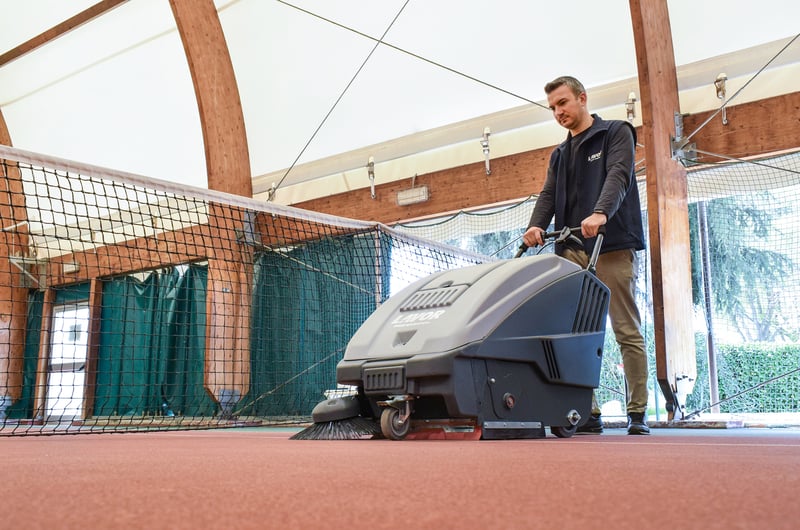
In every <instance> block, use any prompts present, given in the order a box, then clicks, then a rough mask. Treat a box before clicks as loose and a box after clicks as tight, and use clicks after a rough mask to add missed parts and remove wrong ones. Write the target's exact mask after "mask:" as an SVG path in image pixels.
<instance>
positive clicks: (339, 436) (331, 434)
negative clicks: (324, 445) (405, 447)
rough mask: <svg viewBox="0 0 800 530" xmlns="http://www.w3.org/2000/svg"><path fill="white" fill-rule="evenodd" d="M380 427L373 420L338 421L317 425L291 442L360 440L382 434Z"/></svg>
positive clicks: (353, 419)
mask: <svg viewBox="0 0 800 530" xmlns="http://www.w3.org/2000/svg"><path fill="white" fill-rule="evenodd" d="M380 432H381V427H380V425H379V424H378V423H377V422H376V421H375V420H372V419H368V418H364V417H362V416H356V417H353V418H346V419H343V420H336V421H324V422H320V423H315V424H313V425H311V426H309V427H306V428H305V429H303V430H302V431H300V432H298V433H297V434H295V435H294V436H292V437H291V438H289V439H290V440H358V439H360V438H363V437H365V436H375V435H378V434H380Z"/></svg>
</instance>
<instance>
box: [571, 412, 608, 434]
mask: <svg viewBox="0 0 800 530" xmlns="http://www.w3.org/2000/svg"><path fill="white" fill-rule="evenodd" d="M577 432H583V433H589V434H601V433H602V432H603V420H602V419H601V418H600V414H592V415H591V416H589V421H587V422H586V423H584V424H583V425H580V426H578V430H577Z"/></svg>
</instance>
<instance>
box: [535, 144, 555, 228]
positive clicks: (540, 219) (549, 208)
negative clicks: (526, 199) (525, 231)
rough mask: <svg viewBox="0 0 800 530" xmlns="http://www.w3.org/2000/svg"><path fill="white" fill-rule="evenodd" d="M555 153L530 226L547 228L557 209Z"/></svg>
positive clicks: (551, 157) (551, 158) (551, 156)
mask: <svg viewBox="0 0 800 530" xmlns="http://www.w3.org/2000/svg"><path fill="white" fill-rule="evenodd" d="M554 157H555V153H553V154H552V155H550V164H549V165H548V167H547V177H546V178H545V179H544V186H543V187H542V191H541V192H539V197H537V198H536V204H534V205H533V213H532V214H531V220H530V222H529V223H528V228H530V227H532V226H538V227H539V228H541V229H543V230H547V227H548V226H550V221H551V220H552V219H553V215H554V214H555V211H556V202H555V193H556V176H555V171H554V170H553V158H554Z"/></svg>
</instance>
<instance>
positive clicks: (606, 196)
mask: <svg viewBox="0 0 800 530" xmlns="http://www.w3.org/2000/svg"><path fill="white" fill-rule="evenodd" d="M635 153H636V145H635V140H634V132H633V130H632V129H631V127H629V126H628V124H627V123H623V122H619V123H618V124H616V126H612V127H611V128H610V129H609V131H608V141H607V143H606V157H605V162H606V180H605V182H604V183H603V188H602V189H601V190H600V196H599V197H598V198H597V202H596V203H595V206H594V209H593V211H594V212H600V213H604V214H605V215H606V217H607V218H608V219H611V218H612V217H613V216H614V214H615V213H617V210H618V209H619V207H620V205H621V204H622V200H623V199H624V198H625V195H626V194H627V192H628V189H629V188H630V187H631V183H632V182H633V175H634V172H633V167H634V156H635Z"/></svg>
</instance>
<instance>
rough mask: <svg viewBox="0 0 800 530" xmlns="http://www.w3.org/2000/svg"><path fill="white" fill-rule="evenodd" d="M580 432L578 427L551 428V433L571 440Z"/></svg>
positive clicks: (552, 426) (553, 426) (554, 426)
mask: <svg viewBox="0 0 800 530" xmlns="http://www.w3.org/2000/svg"><path fill="white" fill-rule="evenodd" d="M577 430H578V426H577V425H570V426H569V427H559V426H556V425H551V426H550V432H551V433H553V434H554V435H555V436H557V437H559V438H571V437H572V435H573V434H575V433H576V432H577Z"/></svg>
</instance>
